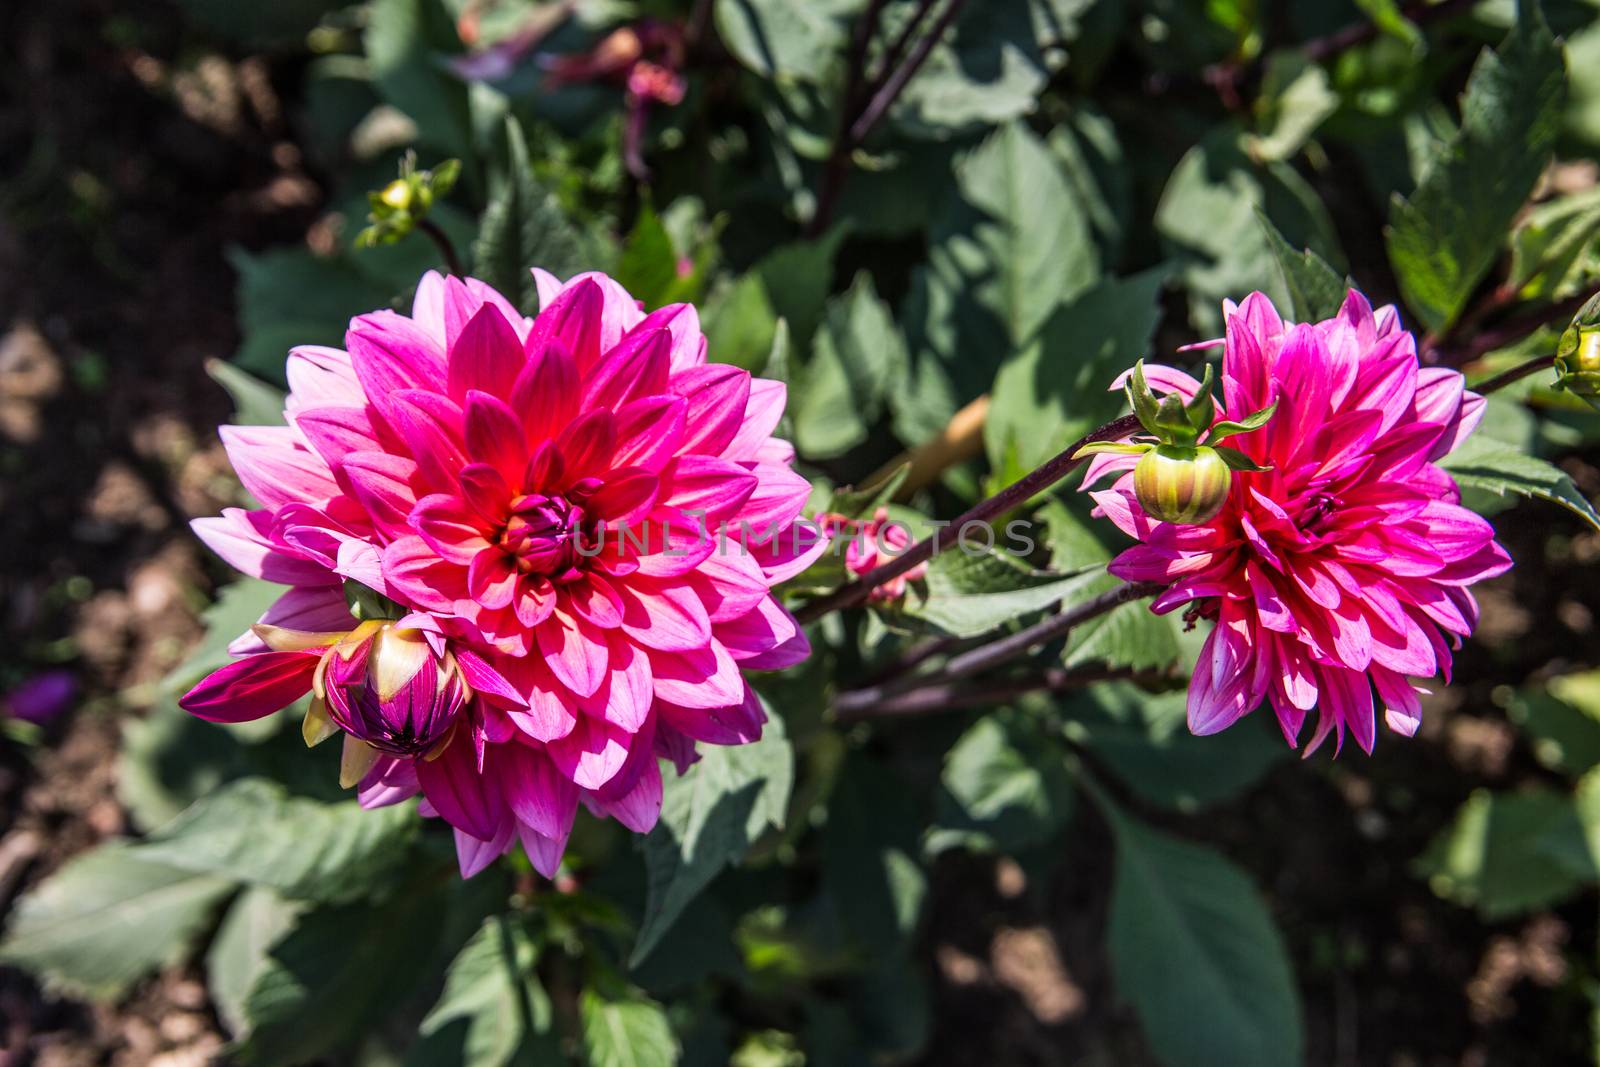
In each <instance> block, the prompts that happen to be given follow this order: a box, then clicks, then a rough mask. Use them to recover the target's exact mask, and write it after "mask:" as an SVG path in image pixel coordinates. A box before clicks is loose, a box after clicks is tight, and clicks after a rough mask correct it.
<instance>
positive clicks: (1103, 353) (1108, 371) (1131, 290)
mask: <svg viewBox="0 0 1600 1067" xmlns="http://www.w3.org/2000/svg"><path fill="white" fill-rule="evenodd" d="M1166 279H1167V271H1166V270H1165V269H1164V268H1156V269H1154V270H1149V271H1145V272H1144V273H1142V274H1137V275H1134V276H1132V277H1129V278H1108V279H1106V280H1104V281H1102V282H1100V283H1099V284H1098V285H1096V286H1095V287H1094V288H1093V289H1091V290H1089V291H1088V292H1087V293H1084V294H1083V295H1082V296H1081V297H1079V298H1078V299H1077V300H1075V301H1073V302H1072V303H1071V304H1069V305H1067V306H1066V307H1063V308H1060V309H1058V310H1057V311H1055V312H1054V313H1053V314H1052V315H1051V317H1050V320H1049V322H1047V323H1046V324H1045V326H1044V328H1043V329H1042V330H1041V331H1040V334H1039V336H1038V338H1037V339H1036V340H1035V341H1033V342H1031V343H1029V344H1027V345H1025V346H1023V347H1022V348H1021V349H1020V350H1018V351H1017V352H1015V353H1014V354H1013V355H1011V356H1010V357H1009V358H1008V359H1006V361H1005V363H1004V364H1002V365H1001V367H1000V371H999V374H998V375H996V377H995V381H994V389H993V391H992V392H991V394H990V399H989V415H988V417H987V419H986V420H985V422H984V444H985V446H986V448H987V451H988V455H989V462H990V464H991V465H992V466H995V467H999V466H1000V465H1001V460H1002V458H1003V457H1004V456H1005V454H1006V452H1007V450H1008V449H1010V450H1013V454H1014V457H1015V461H1016V464H1017V466H1019V467H1020V468H1021V469H1023V470H1032V469H1033V468H1034V467H1037V466H1038V465H1039V464H1041V463H1043V462H1044V461H1045V460H1047V459H1049V458H1050V457H1052V456H1054V455H1055V454H1056V453H1058V452H1060V451H1061V450H1062V449H1063V448H1065V447H1067V446H1068V445H1069V444H1071V443H1072V442H1074V441H1076V440H1078V439H1079V438H1080V437H1082V436H1083V435H1084V434H1086V433H1088V432H1089V431H1090V430H1092V429H1094V428H1095V427H1096V426H1099V425H1100V424H1101V423H1103V422H1105V421H1106V420H1108V419H1111V418H1114V417H1115V416H1116V415H1117V414H1118V413H1120V412H1121V411H1122V407H1123V403H1124V398H1123V394H1122V393H1121V392H1120V391H1113V390H1112V389H1111V388H1110V386H1111V383H1112V382H1113V381H1115V380H1116V377H1117V375H1118V374H1120V373H1121V372H1122V371H1124V370H1126V369H1127V368H1128V367H1130V366H1132V365H1133V363H1134V361H1135V360H1137V359H1138V358H1140V357H1141V356H1143V355H1145V354H1146V353H1147V352H1148V351H1149V347H1150V341H1151V338H1152V337H1153V336H1154V334H1155V330H1156V325H1157V323H1159V322H1160V321H1161V305H1160V301H1159V297H1160V293H1161V288H1162V286H1163V284H1165V282H1166Z"/></svg>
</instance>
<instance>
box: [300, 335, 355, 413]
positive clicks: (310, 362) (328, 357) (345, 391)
mask: <svg viewBox="0 0 1600 1067" xmlns="http://www.w3.org/2000/svg"><path fill="white" fill-rule="evenodd" d="M284 374H285V376H286V377H287V378H288V381H289V396H288V398H287V399H286V401H285V403H284V408H285V409H286V410H287V411H289V412H294V413H298V412H300V411H304V410H307V409H309V408H323V407H353V408H360V407H364V406H366V403H367V397H366V394H365V393H363V392H362V391H361V382H360V380H359V379H358V378H356V372H355V368H354V367H353V366H351V364H350V353H348V352H346V351H344V350H343V349H338V348H328V347H325V346H323V345H300V346H298V347H296V348H291V349H290V350H289V360H288V363H287V365H286V366H285V368H284Z"/></svg>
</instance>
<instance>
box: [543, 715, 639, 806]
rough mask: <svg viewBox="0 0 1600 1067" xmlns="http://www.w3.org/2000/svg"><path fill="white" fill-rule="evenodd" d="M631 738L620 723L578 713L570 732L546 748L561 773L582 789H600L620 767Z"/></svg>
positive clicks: (615, 774) (624, 761) (624, 760)
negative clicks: (616, 724) (614, 723)
mask: <svg viewBox="0 0 1600 1067" xmlns="http://www.w3.org/2000/svg"><path fill="white" fill-rule="evenodd" d="M631 738H632V735H631V734H629V733H628V732H627V731H626V730H624V729H623V728H622V727H620V726H615V725H613V724H611V723H609V722H606V721H604V720H603V719H596V718H592V717H590V716H588V715H580V716H578V723H577V725H576V726H575V727H573V730H572V732H571V733H570V734H568V735H567V736H566V737H563V738H559V739H557V740H555V741H552V742H550V744H549V745H548V746H547V751H548V752H549V753H550V759H551V760H552V761H553V762H554V763H555V765H556V768H557V769H558V770H559V771H560V772H561V773H562V774H564V775H566V776H567V777H568V778H570V779H572V781H573V782H575V783H577V784H578V785H579V786H581V787H582V788H584V789H599V788H600V787H601V786H603V785H605V784H606V783H607V782H609V781H611V779H613V778H615V777H616V776H617V773H618V772H619V771H621V770H622V765H623V764H624V763H626V762H627V759H628V743H629V741H630V740H631Z"/></svg>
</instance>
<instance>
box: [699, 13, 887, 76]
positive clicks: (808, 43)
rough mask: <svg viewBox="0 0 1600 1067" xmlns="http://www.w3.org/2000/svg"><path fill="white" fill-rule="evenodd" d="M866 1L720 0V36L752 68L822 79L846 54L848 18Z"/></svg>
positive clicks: (763, 73)
mask: <svg viewBox="0 0 1600 1067" xmlns="http://www.w3.org/2000/svg"><path fill="white" fill-rule="evenodd" d="M862 6H863V4H862V0H808V2H807V3H804V4H796V3H791V2H790V0H716V7H715V9H714V14H715V18H716V23H717V35H718V37H720V38H721V39H722V43H723V44H725V45H726V46H727V48H728V51H730V52H732V53H733V56H734V58H735V59H737V60H738V61H739V62H740V63H742V64H744V66H745V67H746V68H747V69H748V70H751V71H753V72H754V73H756V74H759V75H761V76H762V77H765V78H776V79H780V80H782V81H804V82H820V81H822V80H823V79H824V77H825V76H826V75H828V74H829V73H830V71H831V69H832V67H833V66H834V64H836V63H838V62H840V60H841V58H842V53H843V51H844V45H845V40H846V23H845V21H844V20H845V19H846V18H848V17H849V16H850V15H853V14H855V13H857V12H858V11H860V10H861V8H862Z"/></svg>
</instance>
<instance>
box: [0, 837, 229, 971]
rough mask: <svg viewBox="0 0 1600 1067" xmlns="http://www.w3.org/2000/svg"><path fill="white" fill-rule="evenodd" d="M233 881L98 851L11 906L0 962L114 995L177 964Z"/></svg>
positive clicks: (123, 852) (120, 847)
mask: <svg viewBox="0 0 1600 1067" xmlns="http://www.w3.org/2000/svg"><path fill="white" fill-rule="evenodd" d="M234 888H235V886H234V883H233V882H232V881H230V880H228V879H226V878H217V877H212V876H210V875H205V874H196V873H195V872H193V871H186V870H181V869H178V868H175V867H171V866H168V865H167V864H163V863H156V862H151V861H149V860H146V859H143V858H141V857H140V856H139V855H138V853H137V852H136V851H135V850H134V849H133V847H132V846H129V845H127V844H123V843H120V842H119V843H115V844H109V845H102V846H100V847H99V848H96V849H93V850H91V851H89V852H86V853H84V854H83V855H82V856H79V857H77V858H75V859H73V860H71V861H69V862H68V863H67V864H66V865H65V866H63V867H62V868H61V869H60V870H59V871H57V872H55V873H54V874H53V875H51V876H50V877H49V878H47V879H45V880H44V881H43V882H42V883H40V884H39V885H38V886H36V887H34V888H33V889H32V890H30V891H29V892H27V893H26V894H24V895H23V897H22V899H21V900H20V901H19V902H18V904H17V906H16V908H15V910H14V912H13V914H12V917H11V922H10V925H9V927H8V928H7V930H6V936H5V940H4V941H3V942H0V962H4V963H8V964H11V965H13V966H17V967H21V968H24V969H25V970H28V971H30V972H32V973H34V974H36V975H38V976H39V977H41V978H43V979H44V980H46V981H47V982H48V983H49V984H51V985H53V986H56V987H58V988H61V989H65V990H69V991H72V992H75V993H79V994H83V995H86V996H93V997H104V998H110V997H115V996H118V995H120V994H121V993H122V992H124V991H125V990H126V989H127V988H128V986H130V985H131V984H132V983H133V982H135V981H137V980H138V979H140V978H142V977H144V976H145V975H146V974H149V973H150V972H151V971H154V970H155V969H157V968H158V967H162V966H164V965H166V964H170V963H175V962H177V961H178V960H179V959H181V958H183V956H184V955H185V953H187V952H188V950H189V947H190V939H191V938H193V937H194V935H195V934H197V933H199V932H200V930H201V929H202V928H204V926H205V925H206V923H207V922H209V921H210V919H211V916H212V914H213V913H214V911H215V908H216V905H217V904H218V903H219V902H220V901H221V900H222V899H223V898H224V897H226V896H227V895H228V894H229V893H231V892H233V890H234Z"/></svg>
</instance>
